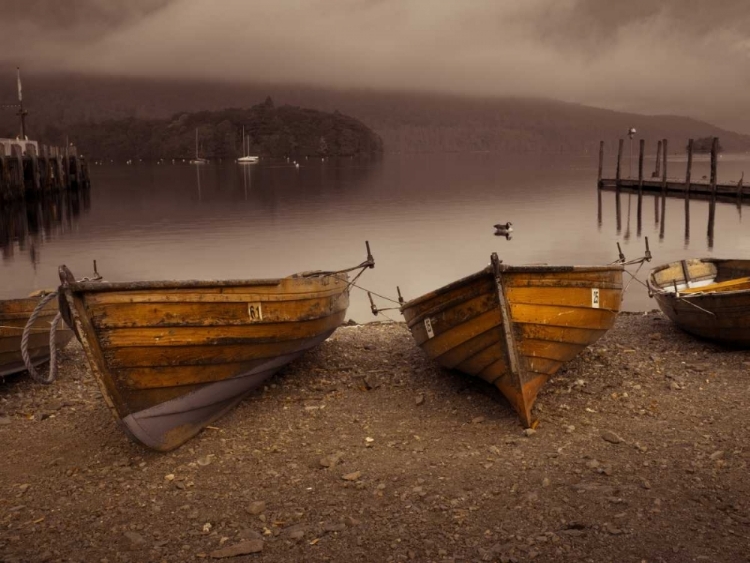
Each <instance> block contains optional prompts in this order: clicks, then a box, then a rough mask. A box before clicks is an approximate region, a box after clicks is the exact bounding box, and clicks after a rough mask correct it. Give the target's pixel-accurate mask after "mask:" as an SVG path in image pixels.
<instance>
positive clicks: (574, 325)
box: [402, 265, 623, 427]
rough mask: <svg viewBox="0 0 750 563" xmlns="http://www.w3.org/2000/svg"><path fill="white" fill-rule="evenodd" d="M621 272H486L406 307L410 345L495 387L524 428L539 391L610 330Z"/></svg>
mask: <svg viewBox="0 0 750 563" xmlns="http://www.w3.org/2000/svg"><path fill="white" fill-rule="evenodd" d="M622 270H623V268H622V266H619V265H617V266H606V267H584V266H571V267H553V266H528V267H526V266H518V267H513V266H503V265H496V266H490V267H488V268H487V269H485V270H483V271H481V272H478V273H477V274H474V275H472V276H469V277H467V278H464V279H462V280H459V281H457V282H454V283H452V284H450V285H448V286H445V287H443V288H441V289H438V290H437V291H434V292H432V293H429V294H427V295H425V296H423V297H420V298H418V299H415V300H413V301H411V302H409V303H406V304H405V305H404V306H403V307H402V313H403V315H404V317H405V319H406V322H407V325H408V327H409V329H410V330H411V332H412V335H413V336H414V339H415V340H416V342H417V344H418V345H419V346H420V347H421V348H422V349H423V350H424V351H425V353H426V354H427V355H428V356H429V357H430V358H432V359H434V360H436V361H437V362H438V363H439V364H440V365H441V366H443V367H445V368H449V369H455V370H458V371H461V372H463V373H466V374H468V375H472V376H476V377H480V378H482V379H484V380H485V381H487V382H488V383H490V384H492V385H495V386H496V387H497V388H498V389H499V390H500V391H501V392H502V393H503V395H505V397H506V398H507V399H508V401H509V402H510V403H511V405H512V406H513V408H514V409H515V410H516V412H517V413H518V415H519V417H520V418H521V421H522V423H523V424H524V425H525V426H526V427H530V426H532V425H533V424H534V419H533V417H532V413H531V409H532V406H533V404H534V402H535V400H536V396H537V393H538V392H539V389H541V387H542V386H543V385H544V383H545V382H546V381H547V380H548V379H549V378H550V377H551V376H552V375H554V374H555V373H556V372H557V370H558V369H559V368H560V367H561V366H562V365H563V364H564V363H565V362H568V361H570V360H571V359H573V358H574V357H575V356H577V355H578V354H579V353H580V352H581V351H582V350H583V349H584V348H586V346H588V345H590V344H592V343H594V342H596V341H597V340H598V339H599V338H601V336H602V335H603V334H604V333H605V332H606V331H607V330H609V329H610V328H611V327H612V325H613V324H614V321H615V318H616V316H617V313H618V311H619V309H620V303H621V299H622Z"/></svg>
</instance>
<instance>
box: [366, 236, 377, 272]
mask: <svg viewBox="0 0 750 563" xmlns="http://www.w3.org/2000/svg"><path fill="white" fill-rule="evenodd" d="M365 246H366V247H367V260H366V261H365V264H367V267H368V268H374V267H375V258H373V256H372V252H370V241H369V240H366V241H365Z"/></svg>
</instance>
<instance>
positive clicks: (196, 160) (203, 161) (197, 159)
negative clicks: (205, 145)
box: [190, 127, 208, 164]
mask: <svg viewBox="0 0 750 563" xmlns="http://www.w3.org/2000/svg"><path fill="white" fill-rule="evenodd" d="M190 164H208V160H206V159H205V158H201V157H200V156H198V128H197V127H196V128H195V158H194V159H193V160H191V161H190Z"/></svg>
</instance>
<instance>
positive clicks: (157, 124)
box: [44, 97, 383, 160]
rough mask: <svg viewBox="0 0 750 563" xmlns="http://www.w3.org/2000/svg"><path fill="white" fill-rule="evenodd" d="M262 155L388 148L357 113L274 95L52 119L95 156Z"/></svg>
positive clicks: (53, 130) (51, 133)
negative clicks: (191, 109) (173, 110)
mask: <svg viewBox="0 0 750 563" xmlns="http://www.w3.org/2000/svg"><path fill="white" fill-rule="evenodd" d="M243 129H244V132H245V135H246V138H247V143H248V145H249V149H248V151H247V152H248V154H251V155H258V156H272V157H284V156H358V155H369V154H377V153H381V152H382V151H383V142H382V141H381V139H380V137H378V135H376V134H375V133H373V132H372V130H370V129H369V128H367V127H366V126H365V125H363V124H362V123H361V122H360V121H357V120H356V119H354V118H351V117H348V116H345V115H343V114H341V113H338V112H336V113H326V112H321V111H317V110H310V109H304V108H299V107H295V106H288V105H287V106H281V107H278V108H277V107H275V106H274V104H273V101H272V100H271V98H270V97H268V98H267V99H266V101H265V102H264V103H262V104H257V105H255V106H253V107H251V108H249V109H225V110H221V111H213V112H209V111H202V112H197V113H180V114H176V115H173V116H172V117H170V118H168V119H142V118H136V117H129V118H126V119H119V120H105V121H101V122H79V123H74V124H73V125H70V126H69V127H67V128H65V130H63V129H62V128H60V127H57V126H56V125H49V126H48V127H47V128H46V130H45V132H44V138H46V139H51V140H54V139H60V138H61V137H62V138H64V137H65V135H66V134H67V135H69V136H70V138H72V139H75V140H76V142H77V145H78V149H79V150H80V151H81V152H82V153H83V154H85V155H86V156H87V157H88V158H90V159H117V160H120V159H122V158H136V159H144V160H156V159H161V158H163V159H172V158H193V157H194V156H195V154H196V141H197V144H198V154H199V156H200V157H201V158H209V159H234V158H237V157H239V156H243V149H242V146H243V144H242V143H243V139H242V131H243Z"/></svg>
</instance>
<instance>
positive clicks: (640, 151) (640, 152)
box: [600, 139, 646, 196]
mask: <svg viewBox="0 0 750 563" xmlns="http://www.w3.org/2000/svg"><path fill="white" fill-rule="evenodd" d="M638 144H639V148H638V195H639V196H641V195H643V152H644V151H645V149H646V141H645V140H644V139H641V140H640V142H639V143H638ZM600 183H601V180H600Z"/></svg>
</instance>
